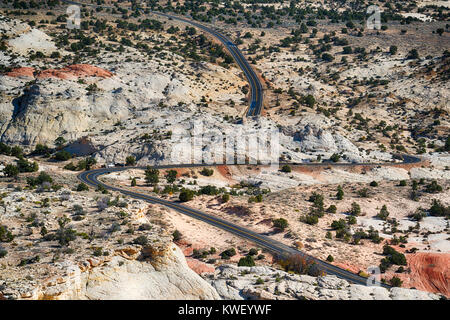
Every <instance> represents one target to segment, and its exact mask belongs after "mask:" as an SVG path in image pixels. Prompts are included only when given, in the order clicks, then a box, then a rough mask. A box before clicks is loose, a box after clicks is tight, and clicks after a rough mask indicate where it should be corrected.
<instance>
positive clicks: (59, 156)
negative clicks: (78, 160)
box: [53, 150, 72, 161]
mask: <svg viewBox="0 0 450 320" xmlns="http://www.w3.org/2000/svg"><path fill="white" fill-rule="evenodd" d="M53 159H55V160H57V161H67V160H69V159H72V154H71V153H70V152H67V151H65V150H61V151H58V152H57V153H55V155H54V156H53Z"/></svg>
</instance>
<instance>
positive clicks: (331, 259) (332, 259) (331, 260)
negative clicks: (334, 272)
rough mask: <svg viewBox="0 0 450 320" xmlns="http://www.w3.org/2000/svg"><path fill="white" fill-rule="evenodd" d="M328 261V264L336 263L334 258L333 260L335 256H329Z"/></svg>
mask: <svg viewBox="0 0 450 320" xmlns="http://www.w3.org/2000/svg"><path fill="white" fill-rule="evenodd" d="M327 261H328V262H333V261H334V258H333V256H332V255H331V254H330V255H328V257H327Z"/></svg>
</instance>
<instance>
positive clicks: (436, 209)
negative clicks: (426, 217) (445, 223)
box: [428, 199, 450, 217]
mask: <svg viewBox="0 0 450 320" xmlns="http://www.w3.org/2000/svg"><path fill="white" fill-rule="evenodd" d="M428 212H429V213H430V215H432V216H435V217H450V206H448V207H446V206H444V205H443V204H442V203H441V202H440V201H439V200H436V199H433V204H432V205H431V207H430V209H429V210H428Z"/></svg>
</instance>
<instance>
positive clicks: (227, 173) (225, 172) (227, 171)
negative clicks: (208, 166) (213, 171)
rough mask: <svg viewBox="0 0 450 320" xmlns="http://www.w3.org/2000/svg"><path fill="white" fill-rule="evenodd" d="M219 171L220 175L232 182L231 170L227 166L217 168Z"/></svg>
mask: <svg viewBox="0 0 450 320" xmlns="http://www.w3.org/2000/svg"><path fill="white" fill-rule="evenodd" d="M217 171H219V173H220V174H221V175H222V176H223V177H225V178H227V179H230V180H232V178H231V172H230V168H228V166H226V165H222V166H217Z"/></svg>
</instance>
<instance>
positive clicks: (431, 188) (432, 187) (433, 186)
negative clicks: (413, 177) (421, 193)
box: [425, 180, 442, 193]
mask: <svg viewBox="0 0 450 320" xmlns="http://www.w3.org/2000/svg"><path fill="white" fill-rule="evenodd" d="M441 191H442V186H440V185H439V184H438V183H437V181H436V180H433V181H431V183H430V184H428V185H426V186H425V192H428V193H438V192H441Z"/></svg>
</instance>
